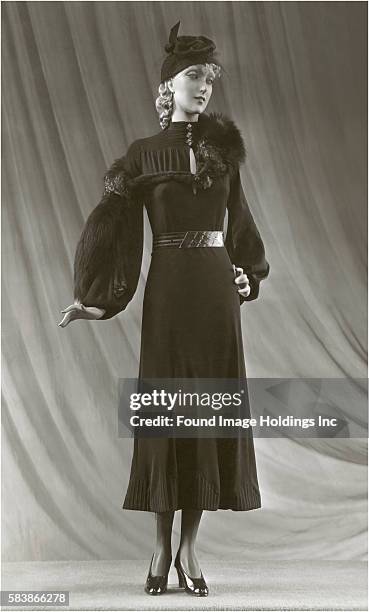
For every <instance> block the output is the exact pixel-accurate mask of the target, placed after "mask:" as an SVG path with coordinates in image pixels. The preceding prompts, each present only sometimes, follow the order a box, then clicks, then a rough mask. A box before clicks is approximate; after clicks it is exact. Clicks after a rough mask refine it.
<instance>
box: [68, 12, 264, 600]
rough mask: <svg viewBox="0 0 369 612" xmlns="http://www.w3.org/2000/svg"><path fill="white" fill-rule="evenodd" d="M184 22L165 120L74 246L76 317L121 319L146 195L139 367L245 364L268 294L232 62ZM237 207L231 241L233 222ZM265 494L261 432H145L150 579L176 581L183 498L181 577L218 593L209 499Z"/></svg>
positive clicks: (188, 371)
mask: <svg viewBox="0 0 369 612" xmlns="http://www.w3.org/2000/svg"><path fill="white" fill-rule="evenodd" d="M178 28H179V22H178V23H177V24H176V25H175V26H174V27H173V28H172V30H171V33H170V37H169V43H168V44H167V45H166V47H165V50H166V52H167V56H166V58H165V60H164V62H163V65H162V70H161V83H160V86H159V94H160V95H159V97H158V99H157V101H156V106H157V110H158V112H159V114H160V124H161V128H162V130H161V132H160V133H158V134H155V135H154V136H151V137H149V138H142V139H139V140H136V141H135V142H133V143H132V144H131V146H130V147H129V149H128V151H127V153H126V155H125V156H124V157H122V158H120V159H118V160H116V162H115V163H114V164H113V166H112V167H111V168H110V170H109V171H108V172H107V174H106V176H105V190H104V195H103V198H102V200H101V202H100V204H99V205H98V206H97V207H96V208H95V209H94V210H93V211H92V213H91V215H90V216H89V218H88V220H87V222H86V225H85V228H84V230H83V233H82V236H81V238H80V241H79V243H78V246H77V251H76V257H75V268H74V272H75V292H74V297H75V303H74V304H73V305H72V306H69V307H68V308H66V309H65V310H64V311H62V312H64V313H65V317H64V319H63V320H62V322H61V323H60V325H61V326H62V327H65V326H66V325H67V324H68V323H69V322H70V321H72V320H75V319H78V318H87V319H102V320H104V319H109V318H111V317H113V316H114V315H116V314H117V313H118V312H121V311H122V310H124V309H125V308H126V306H127V304H128V303H129V302H130V300H131V299H132V297H133V295H134V293H135V290H136V287H137V283H138V278H139V273H140V267H141V258H142V244H143V206H144V205H145V206H146V209H147V213H148V217H149V220H150V224H151V228H152V231H153V252H152V260H151V265H150V270H149V274H148V279H147V284H146V288H145V297H144V305H143V319H142V340H141V355H140V372H139V378H140V379H144V378H146V379H153V378H155V379H159V378H162V379H173V378H179V379H181V378H182V379H184V378H187V379H188V378H194V379H200V378H206V379H209V378H213V379H218V378H222V379H242V378H245V377H246V372H245V363H244V355H243V345H242V332H241V320H240V303H241V304H242V303H243V302H245V301H251V300H254V299H256V298H257V297H258V293H259V284H260V281H261V280H262V279H263V278H265V277H266V276H267V275H268V273H269V264H268V263H267V261H266V259H265V252H264V246H263V242H262V240H261V237H260V234H259V232H258V230H257V227H256V225H255V223H254V220H253V217H252V214H251V212H250V210H249V207H248V204H247V200H246V198H245V195H244V192H243V189H242V185H241V181H240V172H239V165H240V164H241V163H242V162H243V161H244V158H245V148H244V143H243V140H242V137H241V135H240V132H239V130H238V129H237V127H236V126H235V124H234V123H233V122H232V121H231V120H230V119H228V118H226V117H225V116H224V115H221V114H211V115H205V114H204V111H205V109H206V107H207V105H208V102H209V100H210V97H211V94H212V88H213V83H214V80H215V79H216V78H219V76H220V74H221V67H220V64H219V62H218V61H217V59H216V56H215V44H214V43H213V42H212V41H211V40H210V39H208V38H205V37H203V36H180V37H178V36H177V33H178ZM226 209H228V227H227V236H226V240H225V242H224V241H223V227H224V220H225V213H226ZM260 506H261V499H260V492H259V486H258V479H257V473H256V463H255V454H254V446H253V439H252V434H251V435H250V436H249V437H248V438H247V437H237V438H234V439H222V438H218V439H217V438H207V439H198V438H185V439H179V438H178V439H175V438H169V437H161V438H154V439H150V438H147V439H146V438H135V440H134V453H133V459H132V465H131V474H130V480H129V485H128V490H127V493H126V497H125V500H124V504H123V508H125V509H132V510H143V511H149V512H155V516H156V523H157V542H156V549H155V552H154V554H153V557H152V559H151V564H150V569H149V573H148V577H147V580H146V585H145V590H146V592H147V593H149V594H152V595H157V594H162V593H164V592H165V591H166V589H167V579H168V573H169V568H170V565H171V559H172V557H171V532H172V523H173V517H174V512H175V510H179V509H181V510H182V524H181V541H180V547H179V550H178V553H177V556H176V559H175V567H176V569H177V573H178V578H179V585H180V586H183V587H185V589H186V591H187V592H188V593H190V594H194V595H198V596H206V595H207V594H208V587H207V585H206V582H205V580H204V577H203V574H202V572H201V569H200V566H199V562H198V559H197V556H196V553H195V541H196V536H197V531H198V527H199V523H200V519H201V516H202V512H203V510H217V509H232V510H235V511H240V510H251V509H255V508H259V507H260Z"/></svg>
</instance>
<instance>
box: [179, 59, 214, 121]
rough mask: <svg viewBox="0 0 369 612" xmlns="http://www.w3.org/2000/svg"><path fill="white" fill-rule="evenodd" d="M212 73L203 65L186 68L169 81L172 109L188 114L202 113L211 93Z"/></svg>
mask: <svg viewBox="0 0 369 612" xmlns="http://www.w3.org/2000/svg"><path fill="white" fill-rule="evenodd" d="M214 79H215V76H214V72H213V71H212V70H211V69H209V68H207V67H206V66H205V65H204V64H197V65H193V66H188V68H185V70H182V72H179V73H178V74H176V75H175V76H174V77H173V78H172V79H170V81H169V87H170V89H171V91H173V92H174V109H175V110H180V111H183V112H185V113H188V114H194V113H203V112H204V110H205V109H206V107H207V105H208V103H209V100H210V98H211V94H212V92H213V82H214Z"/></svg>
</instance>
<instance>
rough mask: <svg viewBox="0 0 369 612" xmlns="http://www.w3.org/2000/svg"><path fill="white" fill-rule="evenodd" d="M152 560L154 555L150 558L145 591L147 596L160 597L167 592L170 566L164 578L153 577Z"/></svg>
mask: <svg viewBox="0 0 369 612" xmlns="http://www.w3.org/2000/svg"><path fill="white" fill-rule="evenodd" d="M154 554H155V553H154ZM153 559H154V555H153V556H152V557H151V563H150V567H149V573H148V575H147V578H146V584H145V591H146V593H148V594H149V595H162V594H163V593H165V591H166V590H167V586H168V574H169V569H170V564H169V569H168V571H167V573H166V574H165V575H164V576H153V575H152V573H151V568H152V562H153ZM171 561H172V559H171Z"/></svg>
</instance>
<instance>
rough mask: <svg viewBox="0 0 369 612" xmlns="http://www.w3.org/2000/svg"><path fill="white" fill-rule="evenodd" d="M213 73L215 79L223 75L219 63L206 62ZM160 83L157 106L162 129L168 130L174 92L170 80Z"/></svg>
mask: <svg viewBox="0 0 369 612" xmlns="http://www.w3.org/2000/svg"><path fill="white" fill-rule="evenodd" d="M204 65H205V66H206V68H207V69H208V70H210V71H211V72H212V73H213V76H214V78H215V79H219V78H220V76H221V72H222V71H221V67H220V66H218V65H217V64H213V63H211V64H204ZM169 80H170V79H168V80H166V81H163V82H162V83H160V85H159V87H158V91H159V95H158V97H157V98H156V100H155V107H156V110H157V112H158V114H159V123H160V127H161V129H162V130H166V129H167V127H168V126H169V124H170V121H171V118H172V114H173V92H172V91H170V89H169V85H168V81H169Z"/></svg>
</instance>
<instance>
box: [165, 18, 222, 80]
mask: <svg viewBox="0 0 369 612" xmlns="http://www.w3.org/2000/svg"><path fill="white" fill-rule="evenodd" d="M180 23H181V22H180V21H178V23H176V25H175V26H173V27H172V29H171V31H170V35H169V42H168V43H167V44H166V45H165V51H166V52H167V54H168V55H167V57H166V58H165V60H164V62H163V65H162V67H161V83H163V81H166V80H167V79H170V78H172V77H173V76H175V75H176V74H177V73H178V72H181V70H184V69H185V68H186V67H187V66H191V65H192V64H207V63H210V62H213V63H215V64H218V65H220V64H219V61H218V60H217V58H216V54H215V49H216V47H215V43H214V42H213V41H212V40H210V38H206V37H205V36H177V33H178V30H179V25H180Z"/></svg>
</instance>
